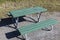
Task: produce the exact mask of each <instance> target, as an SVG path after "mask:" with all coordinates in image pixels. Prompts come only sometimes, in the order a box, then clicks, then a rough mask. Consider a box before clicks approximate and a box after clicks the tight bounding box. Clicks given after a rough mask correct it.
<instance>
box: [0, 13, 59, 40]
mask: <svg viewBox="0 0 60 40" xmlns="http://www.w3.org/2000/svg"><path fill="white" fill-rule="evenodd" d="M47 13H49V12H47ZM47 13H42V15H41V18H40V21H43V20H46V19H48V18H54V19H56V20H58V22H60V12H51V13H53V14H51V15H47ZM28 17H31V18H34V19H35V20H37V16H36V15H33V16H32V15H27V17H24V19H26V20H27V21H22V22H19V23H18V28H19V27H21V26H24V25H28V24H31V23H33V22H34V21H33V20H31V19H29V18H28ZM4 20H6V19H4ZM4 20H3V21H2V22H0V40H21V39H20V35H18V37H15V36H14V37H12V38H10V37H9V36H8V37H9V38H8V37H7V35H6V34H8V35H10V36H13V35H16V34H14V33H13V31H16V29H14V25H13V23H9V22H11V21H9V19H7V20H6V21H4ZM3 24H5V25H3ZM8 24H9V25H8ZM11 32H12V33H13V34H12V33H11ZM9 33H10V34H9ZM16 33H17V32H16ZM17 34H18V33H17ZM27 35H28V38H29V39H30V40H60V24H59V23H58V24H56V25H54V29H53V30H51V31H45V30H41V29H40V30H37V31H34V32H32V33H29V34H27Z"/></svg>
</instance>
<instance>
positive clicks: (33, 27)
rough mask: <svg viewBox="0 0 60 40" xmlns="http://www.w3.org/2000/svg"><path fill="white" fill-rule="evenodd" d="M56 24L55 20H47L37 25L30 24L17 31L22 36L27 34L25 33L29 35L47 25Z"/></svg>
mask: <svg viewBox="0 0 60 40" xmlns="http://www.w3.org/2000/svg"><path fill="white" fill-rule="evenodd" d="M56 23H57V21H56V20H55V19H48V20H45V21H41V22H38V23H34V24H30V25H27V26H22V27H20V28H19V29H18V30H19V32H20V33H21V34H22V35H23V34H27V33H30V32H32V31H35V30H37V29H41V28H44V27H48V26H49V25H54V24H56Z"/></svg>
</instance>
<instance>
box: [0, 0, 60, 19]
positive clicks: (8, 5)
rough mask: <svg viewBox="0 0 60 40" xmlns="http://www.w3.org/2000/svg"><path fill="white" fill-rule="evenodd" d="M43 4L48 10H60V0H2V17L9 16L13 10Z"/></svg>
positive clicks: (0, 16)
mask: <svg viewBox="0 0 60 40" xmlns="http://www.w3.org/2000/svg"><path fill="white" fill-rule="evenodd" d="M34 6H42V7H44V8H47V9H48V11H50V12H51V11H59V12H60V0H0V14H1V15H0V18H7V17H8V16H7V15H6V14H7V13H8V12H9V11H11V10H16V9H22V8H27V7H34Z"/></svg>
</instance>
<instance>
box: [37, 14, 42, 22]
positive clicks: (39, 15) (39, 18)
mask: <svg viewBox="0 0 60 40" xmlns="http://www.w3.org/2000/svg"><path fill="white" fill-rule="evenodd" d="M40 16H41V13H38V21H37V22H40Z"/></svg>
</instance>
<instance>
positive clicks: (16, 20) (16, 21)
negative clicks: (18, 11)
mask: <svg viewBox="0 0 60 40" xmlns="http://www.w3.org/2000/svg"><path fill="white" fill-rule="evenodd" d="M18 21H19V18H18V17H17V18H16V19H15V28H17V26H18Z"/></svg>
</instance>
